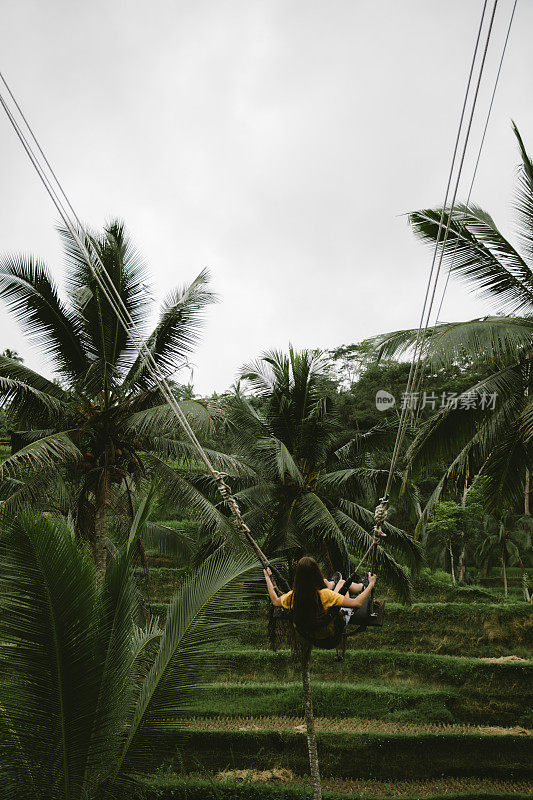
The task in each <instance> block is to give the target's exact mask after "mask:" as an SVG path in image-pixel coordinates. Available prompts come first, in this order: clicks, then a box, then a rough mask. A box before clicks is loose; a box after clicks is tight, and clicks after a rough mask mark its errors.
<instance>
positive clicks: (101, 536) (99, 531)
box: [93, 468, 108, 572]
mask: <svg viewBox="0 0 533 800" xmlns="http://www.w3.org/2000/svg"><path fill="white" fill-rule="evenodd" d="M107 486H108V473H107V468H104V470H103V471H102V474H101V476H100V480H99V481H98V487H97V489H96V508H95V513H94V542H93V552H94V563H95V564H96V569H97V570H98V571H99V572H105V567H106V534H107V530H106V506H107Z"/></svg>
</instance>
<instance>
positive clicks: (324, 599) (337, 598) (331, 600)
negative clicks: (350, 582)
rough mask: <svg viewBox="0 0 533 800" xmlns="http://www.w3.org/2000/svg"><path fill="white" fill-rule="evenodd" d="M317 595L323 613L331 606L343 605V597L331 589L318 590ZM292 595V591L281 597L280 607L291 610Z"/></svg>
mask: <svg viewBox="0 0 533 800" xmlns="http://www.w3.org/2000/svg"><path fill="white" fill-rule="evenodd" d="M318 593H319V595H320V602H321V603H322V606H323V608H324V611H327V610H328V608H333V606H342V604H343V603H344V597H343V596H342V594H339V593H338V592H334V591H332V590H331V589H326V588H324V589H319V590H318ZM292 595H293V591H292V589H291V591H290V592H287V593H286V594H282V595H281V597H280V598H279V599H280V600H281V605H282V606H283V608H288V609H291V608H292Z"/></svg>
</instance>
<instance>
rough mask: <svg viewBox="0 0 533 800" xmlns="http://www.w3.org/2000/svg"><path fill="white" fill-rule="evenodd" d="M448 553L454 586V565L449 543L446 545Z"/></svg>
mask: <svg viewBox="0 0 533 800" xmlns="http://www.w3.org/2000/svg"><path fill="white" fill-rule="evenodd" d="M448 552H449V554H450V572H451V575H452V583H453V585H454V586H455V566H454V563H453V550H452V545H451V542H450V544H449V545H448Z"/></svg>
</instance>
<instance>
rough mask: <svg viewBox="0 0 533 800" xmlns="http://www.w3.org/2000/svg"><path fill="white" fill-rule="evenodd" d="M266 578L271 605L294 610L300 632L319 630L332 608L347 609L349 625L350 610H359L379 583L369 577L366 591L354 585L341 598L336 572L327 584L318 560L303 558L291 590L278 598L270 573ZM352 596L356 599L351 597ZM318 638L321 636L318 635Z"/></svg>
mask: <svg viewBox="0 0 533 800" xmlns="http://www.w3.org/2000/svg"><path fill="white" fill-rule="evenodd" d="M264 574H265V580H266V585H267V589H268V594H269V597H270V599H271V601H272V604H273V605H275V606H278V607H280V606H282V607H283V608H286V609H289V610H292V612H293V619H294V623H295V625H296V627H297V628H299V629H301V630H306V629H310V628H317V627H319V626H320V618H321V617H323V616H324V614H325V612H326V611H327V610H328V609H330V608H333V607H338V608H343V609H346V612H345V621H346V623H348V621H349V619H350V616H351V614H352V611H351V610H350V609H356V608H360V606H362V605H363V603H364V602H365V600H366V599H367V597H368V596H369V595H370V592H371V591H372V589H373V587H374V584H375V583H376V576H375V575H371V574H370V573H368V586H367V587H366V588H365V587H364V586H363V584H362V583H352V585H351V586H350V589H349V591H348V592H346V594H345V595H342V594H339V589H340V588H341V586H342V585H343V583H344V579H343V577H342V575H341V574H340V573H339V572H336V573H335V575H334V576H333V579H332V580H330V581H327V580H326V579H325V578H324V576H323V575H322V572H321V570H320V567H319V566H318V564H317V562H316V561H315V559H314V558H312V557H311V556H304V557H303V558H301V559H300V560H299V562H298V566H297V567H296V573H295V575H294V584H293V588H292V590H291V591H290V592H287V593H286V594H282V595H281V597H278V595H277V594H276V591H275V589H274V586H273V584H272V581H271V580H270V574H271V573H270V570H264ZM351 594H354V595H356V596H350V595H351ZM324 634H325V636H324V638H326V637H327V636H328V635H329V632H328V631H327V630H324ZM316 635H319V631H317V632H316V633H315V636H316Z"/></svg>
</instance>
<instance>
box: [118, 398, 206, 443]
mask: <svg viewBox="0 0 533 800" xmlns="http://www.w3.org/2000/svg"><path fill="white" fill-rule="evenodd" d="M178 406H179V407H180V409H181V410H182V411H183V413H184V415H185V416H186V418H187V420H188V422H189V423H190V425H191V427H192V428H193V429H194V430H195V431H204V432H208V431H209V430H210V428H211V426H212V422H213V419H212V417H211V414H210V412H209V409H208V408H207V406H206V404H205V403H202V402H201V401H199V400H180V401H179V402H178ZM124 424H125V426H126V427H127V428H129V429H130V430H132V431H135V432H136V433H138V434H139V435H140V436H165V435H167V436H169V435H170V434H174V435H175V434H176V432H177V431H179V432H181V431H182V427H181V425H180V423H179V421H178V419H177V418H176V414H175V412H174V411H173V410H172V409H171V408H170V406H169V404H168V403H163V404H161V405H158V406H153V407H152V408H146V409H143V410H142V411H136V412H135V413H133V414H131V415H130V416H129V417H128V418H127V419H126V420H125V422H124Z"/></svg>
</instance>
